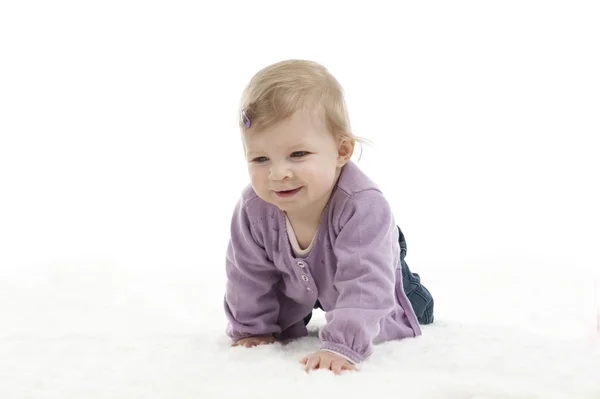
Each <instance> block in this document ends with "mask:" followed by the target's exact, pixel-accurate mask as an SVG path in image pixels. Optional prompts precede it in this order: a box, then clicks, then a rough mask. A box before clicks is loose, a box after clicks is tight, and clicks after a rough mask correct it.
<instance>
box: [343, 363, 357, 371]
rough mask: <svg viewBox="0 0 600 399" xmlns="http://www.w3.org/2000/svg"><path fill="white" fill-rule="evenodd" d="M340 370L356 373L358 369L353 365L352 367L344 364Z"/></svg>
mask: <svg viewBox="0 0 600 399" xmlns="http://www.w3.org/2000/svg"><path fill="white" fill-rule="evenodd" d="M342 370H349V371H358V369H357V368H356V366H355V365H353V364H350V363H345V364H344V365H343V366H342Z"/></svg>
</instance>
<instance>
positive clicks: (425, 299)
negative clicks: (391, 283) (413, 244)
mask: <svg viewBox="0 0 600 399" xmlns="http://www.w3.org/2000/svg"><path fill="white" fill-rule="evenodd" d="M398 234H399V237H398V241H399V243H400V261H401V263H402V287H403V288H404V292H405V293H406V296H407V297H408V300H409V301H410V303H411V304H412V307H413V309H414V311H415V313H416V315H417V319H418V320H419V323H420V324H431V323H433V296H432V295H431V293H430V292H429V290H428V289H427V288H425V286H423V285H422V284H421V277H420V276H419V275H418V274H417V273H411V271H410V269H409V268H408V264H407V263H406V261H405V260H404V258H405V257H406V239H405V238H404V234H403V233H402V230H400V227H398Z"/></svg>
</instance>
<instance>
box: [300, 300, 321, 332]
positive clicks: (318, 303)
mask: <svg viewBox="0 0 600 399" xmlns="http://www.w3.org/2000/svg"><path fill="white" fill-rule="evenodd" d="M313 309H321V310H323V306H321V302H319V300H318V299H317V302H316V303H315V306H314V307H313ZM311 318H312V312H310V313H309V314H307V315H306V317H304V325H305V326H306V325H308V322H310V319H311Z"/></svg>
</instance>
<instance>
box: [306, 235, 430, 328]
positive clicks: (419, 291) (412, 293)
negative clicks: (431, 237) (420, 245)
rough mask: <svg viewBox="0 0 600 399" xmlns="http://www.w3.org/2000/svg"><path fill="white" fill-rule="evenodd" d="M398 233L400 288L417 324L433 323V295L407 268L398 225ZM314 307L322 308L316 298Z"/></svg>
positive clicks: (404, 248) (309, 315)
mask: <svg viewBox="0 0 600 399" xmlns="http://www.w3.org/2000/svg"><path fill="white" fill-rule="evenodd" d="M398 234H399V238H398V241H399V243H400V261H401V263H402V288H404V292H405V293H406V296H407V297H408V300H409V301H410V303H411V304H412V307H413V309H414V311H415V314H416V315H417V320H419V324H431V323H433V297H432V296H431V293H430V292H429V290H428V289H427V288H425V286H423V285H422V284H421V277H420V276H419V275H418V274H417V273H412V272H411V271H410V269H409V268H408V264H407V263H406V261H405V260H404V258H405V257H406V239H405V238H404V233H402V230H400V227H398ZM314 309H321V310H324V309H323V306H321V302H319V301H318V300H317V303H315V306H314ZM311 318H312V312H311V313H310V314H308V315H307V316H306V317H305V318H304V324H305V325H306V324H308V322H309V321H310V319H311Z"/></svg>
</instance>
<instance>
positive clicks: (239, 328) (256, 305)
mask: <svg viewBox="0 0 600 399" xmlns="http://www.w3.org/2000/svg"><path fill="white" fill-rule="evenodd" d="M251 229H252V226H251V223H250V219H249V217H248V213H247V209H246V207H245V206H244V203H243V201H242V200H240V202H239V203H238V204H237V206H236V208H235V211H234V215H233V218H232V222H231V240H230V242H229V246H228V248H227V261H226V271H227V285H226V292H225V301H224V307H225V314H226V316H227V319H228V321H229V326H228V328H227V334H228V335H229V336H230V337H231V339H232V340H233V341H234V342H237V341H239V340H240V339H242V338H248V337H256V336H265V335H266V336H268V335H270V336H272V335H273V334H276V333H280V332H281V329H280V327H279V326H278V325H277V319H278V316H279V303H278V301H277V296H276V293H275V290H274V286H275V284H276V283H277V282H278V281H279V279H280V272H279V271H278V270H277V269H276V268H275V266H274V265H273V263H272V262H271V261H269V259H268V258H267V256H266V253H265V249H264V247H262V246H261V245H260V243H258V242H257V241H258V240H257V238H256V237H255V235H253V234H252V230H251Z"/></svg>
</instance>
